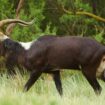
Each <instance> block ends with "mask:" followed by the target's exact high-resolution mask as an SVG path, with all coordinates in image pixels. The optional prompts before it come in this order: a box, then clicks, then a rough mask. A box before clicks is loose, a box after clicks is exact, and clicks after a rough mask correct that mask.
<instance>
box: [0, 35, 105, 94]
mask: <svg viewBox="0 0 105 105" xmlns="http://www.w3.org/2000/svg"><path fill="white" fill-rule="evenodd" d="M1 36H2V37H1V38H0V40H1V43H2V44H1V47H2V55H3V56H4V57H6V60H7V61H6V66H7V68H8V70H12V68H13V67H14V66H15V64H18V65H22V66H24V67H25V68H26V69H27V70H29V71H32V72H31V75H30V78H29V80H28V81H27V83H26V85H25V90H26V91H28V90H29V89H30V87H31V86H32V85H33V84H34V83H35V81H36V80H37V79H38V78H39V77H40V76H41V74H42V73H51V74H53V75H54V80H55V84H56V87H57V89H58V92H59V93H60V94H61V95H62V85H61V80H60V70H62V69H64V70H70V69H78V70H81V71H82V73H83V75H84V76H85V77H86V79H87V80H88V82H89V83H90V85H91V86H92V87H93V89H94V91H95V92H96V93H97V94H100V93H101V87H100V85H99V83H98V81H97V79H96V78H101V79H102V80H104V81H105V76H104V70H105V46H103V45H101V44H100V43H98V42H97V41H95V40H93V39H90V38H87V37H76V36H72V37H71V36H65V37H57V36H51V35H45V36H42V37H40V38H39V39H37V40H36V41H32V42H29V43H26V44H25V43H21V42H15V41H13V40H11V39H9V38H8V37H7V36H6V35H4V34H2V35H1ZM26 45H28V46H27V47H26ZM80 66H81V68H80Z"/></svg>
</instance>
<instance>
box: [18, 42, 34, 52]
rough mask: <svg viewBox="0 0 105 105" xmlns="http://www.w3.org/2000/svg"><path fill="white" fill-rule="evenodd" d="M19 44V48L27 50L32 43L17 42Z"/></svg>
mask: <svg viewBox="0 0 105 105" xmlns="http://www.w3.org/2000/svg"><path fill="white" fill-rule="evenodd" d="M19 43H20V44H21V46H22V47H23V48H24V49H26V50H28V49H30V47H31V45H32V43H33V41H31V42H19Z"/></svg>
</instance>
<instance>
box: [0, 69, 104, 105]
mask: <svg viewBox="0 0 105 105" xmlns="http://www.w3.org/2000/svg"><path fill="white" fill-rule="evenodd" d="M66 73H67V74H66V75H67V76H65V74H64V73H63V74H62V83H63V90H64V95H63V96H62V97H60V96H59V94H58V93H57V90H56V88H55V85H54V83H53V81H52V80H51V79H49V77H48V78H45V80H42V79H39V80H38V81H37V82H36V83H35V85H34V86H33V87H32V88H31V89H30V91H28V92H26V93H25V92H23V86H24V84H25V82H26V80H27V76H24V77H22V76H21V75H20V74H18V75H17V76H16V77H14V78H8V79H7V77H6V75H5V74H4V75H3V76H2V77H0V105H103V104H104V103H105V88H104V86H105V84H104V82H102V81H99V82H100V84H101V86H102V87H103V90H102V94H101V95H100V96H96V95H95V93H94V91H93V89H92V88H91V86H90V85H89V84H88V82H87V80H86V79H85V78H84V77H83V76H82V74H81V73H80V72H72V73H71V72H68V71H67V72H66Z"/></svg>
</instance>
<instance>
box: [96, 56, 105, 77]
mask: <svg viewBox="0 0 105 105" xmlns="http://www.w3.org/2000/svg"><path fill="white" fill-rule="evenodd" d="M104 70H105V55H104V56H103V57H102V59H101V62H100V65H99V67H98V69H97V72H96V77H100V76H101V74H102V73H103V71H104Z"/></svg>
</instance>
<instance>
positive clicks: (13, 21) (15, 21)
mask: <svg viewBox="0 0 105 105" xmlns="http://www.w3.org/2000/svg"><path fill="white" fill-rule="evenodd" d="M34 22H35V19H33V20H32V21H30V22H25V21H23V20H20V19H5V20H1V21H0V28H2V27H3V25H5V24H10V23H19V24H20V25H23V26H28V25H32V24H33V23H34Z"/></svg>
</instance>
